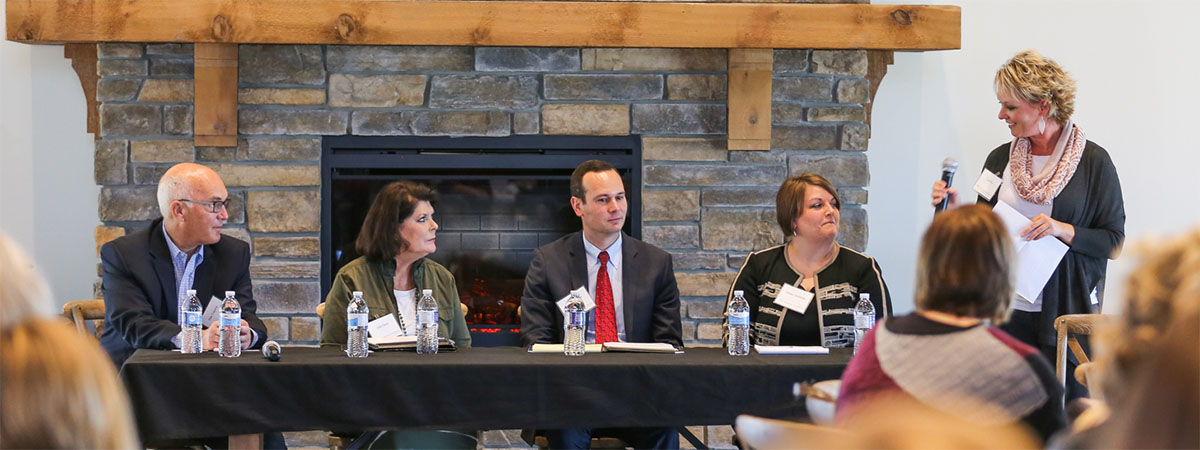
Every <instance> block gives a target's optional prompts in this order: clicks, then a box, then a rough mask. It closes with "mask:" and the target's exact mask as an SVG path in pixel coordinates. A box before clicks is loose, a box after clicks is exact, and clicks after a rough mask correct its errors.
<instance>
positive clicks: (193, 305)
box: [179, 289, 204, 353]
mask: <svg viewBox="0 0 1200 450" xmlns="http://www.w3.org/2000/svg"><path fill="white" fill-rule="evenodd" d="M182 325H183V338H181V339H180V340H179V342H180V345H181V347H180V349H179V351H180V352H182V353H200V352H202V351H204V342H203V341H204V337H203V334H204V333H203V332H202V331H201V329H202V328H203V327H204V308H203V307H202V306H200V299H198V298H196V290H195V289H188V290H187V300H186V301H184V302H183V324H182Z"/></svg>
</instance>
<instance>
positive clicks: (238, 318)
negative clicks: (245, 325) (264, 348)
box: [221, 313, 242, 327]
mask: <svg viewBox="0 0 1200 450" xmlns="http://www.w3.org/2000/svg"><path fill="white" fill-rule="evenodd" d="M221 326H223V327H241V326H242V315H241V314H230V313H221Z"/></svg>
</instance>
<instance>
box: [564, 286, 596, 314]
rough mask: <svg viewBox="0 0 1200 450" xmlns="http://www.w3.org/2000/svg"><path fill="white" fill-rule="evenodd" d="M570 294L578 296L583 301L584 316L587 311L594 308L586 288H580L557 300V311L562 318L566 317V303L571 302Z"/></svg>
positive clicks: (594, 302)
mask: <svg viewBox="0 0 1200 450" xmlns="http://www.w3.org/2000/svg"><path fill="white" fill-rule="evenodd" d="M571 293H575V294H579V299H580V300H582V301H583V313H584V314H587V312H588V311H591V310H592V308H595V307H596V301H595V300H593V299H592V295H591V294H589V293H588V291H587V286H580V287H579V288H577V289H575V290H572V291H571V292H568V293H567V295H565V296H563V298H560V299H558V302H557V303H558V311H559V312H561V313H562V315H563V317H567V301H569V300H571Z"/></svg>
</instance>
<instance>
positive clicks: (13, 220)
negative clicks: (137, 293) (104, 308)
mask: <svg viewBox="0 0 1200 450" xmlns="http://www.w3.org/2000/svg"><path fill="white" fill-rule="evenodd" d="M4 27H5V25H4V24H3V21H0V35H3V34H4ZM86 128H87V112H86V110H85V103H84V99H83V91H82V89H81V88H80V85H79V78H78V77H76V76H75V72H74V70H72V69H71V62H70V61H69V60H67V59H65V58H63V49H62V46H60V45H53V46H50V45H46V46H30V45H24V44H16V43H12V42H8V41H0V161H3V163H0V229H3V230H4V232H5V233H7V234H9V235H10V236H11V237H12V238H13V240H15V241H16V242H17V243H18V244H19V245H21V247H22V248H24V249H25V251H26V252H27V253H29V254H30V255H32V256H33V258H34V260H35V264H37V266H38V269H39V270H40V271H41V272H42V274H43V275H44V276H45V277H46V281H47V282H48V283H49V284H50V288H51V290H52V291H53V293H54V298H55V299H56V300H57V302H58V304H59V305H61V304H62V303H66V302H67V301H70V300H78V299H85V298H92V281H93V280H95V279H96V263H97V262H98V261H99V260H98V258H97V257H96V251H95V242H94V240H93V237H92V236H93V231H94V229H95V227H96V226H97V225H99V224H100V220H99V218H98V217H97V214H96V208H97V195H98V194H99V192H100V188H99V187H98V186H96V183H95V181H94V178H93V176H92V173H93V169H92V167H93V157H92V155H93V151H94V150H93V149H94V144H93V141H92V139H93V138H92V135H91V134H88V133H87V131H86Z"/></svg>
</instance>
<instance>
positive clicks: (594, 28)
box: [6, 0, 961, 50]
mask: <svg viewBox="0 0 1200 450" xmlns="http://www.w3.org/2000/svg"><path fill="white" fill-rule="evenodd" d="M6 5H7V6H6V9H7V17H6V19H7V30H8V33H7V39H8V40H10V41H16V42H24V43H64V42H202V43H239V44H246V43H261V44H363V45H467V46H533V47H670V48H817V49H879V50H947V49H957V48H959V47H960V37H961V36H960V28H961V11H960V9H959V8H958V7H957V6H916V5H869V4H868V5H862V4H796V3H676V2H562V1H545V2H542V1H462V0H433V1H413V0H375V1H368V0H254V1H244V0H187V1H180V0H138V1H129V0H71V1H62V0H9V1H8V2H7V3H6Z"/></svg>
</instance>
